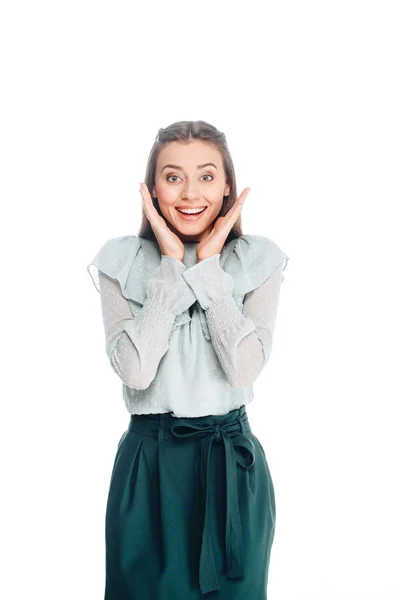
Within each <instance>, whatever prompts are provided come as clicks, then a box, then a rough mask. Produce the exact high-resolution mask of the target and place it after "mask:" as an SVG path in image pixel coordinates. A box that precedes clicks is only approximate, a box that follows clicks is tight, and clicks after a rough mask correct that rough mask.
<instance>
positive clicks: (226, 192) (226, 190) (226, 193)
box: [224, 183, 231, 196]
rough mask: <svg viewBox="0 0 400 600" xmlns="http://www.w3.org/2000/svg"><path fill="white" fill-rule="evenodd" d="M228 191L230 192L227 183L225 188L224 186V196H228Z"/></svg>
mask: <svg viewBox="0 0 400 600" xmlns="http://www.w3.org/2000/svg"><path fill="white" fill-rule="evenodd" d="M230 191H231V190H230V187H229V184H228V183H227V184H226V186H225V192H224V196H229V194H230Z"/></svg>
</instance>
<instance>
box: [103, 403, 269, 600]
mask: <svg viewBox="0 0 400 600" xmlns="http://www.w3.org/2000/svg"><path fill="white" fill-rule="evenodd" d="M275 519H276V508H275V494H274V487H273V483H272V479H271V474H270V470H269V466H268V463H267V460H266V455H265V451H264V449H263V447H262V445H261V443H260V442H259V440H258V439H257V437H256V436H255V435H254V434H253V432H252V431H251V428H250V424H249V421H248V415H247V413H246V410H245V406H242V407H241V408H240V409H235V410H233V411H231V412H229V413H227V414H226V415H210V416H206V417H195V418H184V419H182V418H177V417H172V416H171V413H166V414H149V415H131V417H130V422H129V426H128V429H127V431H125V432H124V434H123V435H122V438H121V439H120V441H119V444H118V448H117V453H116V456H115V460H114V465H113V469H112V474H111V482H110V488H109V494H108V500H107V508H106V520H105V541H106V583H105V600H200V599H204V598H218V599H220V600H222V599H226V600H228V599H229V600H267V583H268V569H269V561H270V553H271V546H272V542H273V539H274V532H275Z"/></svg>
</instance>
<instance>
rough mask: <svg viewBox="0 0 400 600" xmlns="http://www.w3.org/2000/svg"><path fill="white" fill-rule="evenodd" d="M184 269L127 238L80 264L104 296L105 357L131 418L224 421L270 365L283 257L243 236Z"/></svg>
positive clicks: (188, 250)
mask: <svg viewBox="0 0 400 600" xmlns="http://www.w3.org/2000/svg"><path fill="white" fill-rule="evenodd" d="M196 246H197V243H185V244H184V248H185V255H184V259H183V262H181V261H178V260H176V259H175V258H172V257H170V256H165V255H161V252H160V249H159V246H158V244H157V243H156V242H155V241H153V240H148V239H146V238H142V237H139V236H134V235H125V236H121V237H117V238H112V239H110V240H107V241H106V242H105V243H104V244H103V246H102V247H101V248H100V250H99V251H98V252H97V254H96V255H95V257H94V258H93V260H92V261H91V262H90V264H89V265H88V266H87V269H88V272H89V274H90V275H91V278H92V280H93V282H94V284H95V287H96V289H97V291H98V292H99V293H100V295H101V301H102V312H103V323H104V327H105V334H106V352H107V355H108V357H109V360H110V363H111V366H112V368H113V370H114V371H115V372H116V373H117V375H118V376H119V377H120V379H121V380H122V382H123V398H124V401H125V405H126V408H127V410H128V412H129V413H131V414H148V413H166V412H172V414H173V416H175V417H200V416H205V415H222V414H226V413H227V412H229V411H231V410H233V409H235V408H239V407H240V406H242V405H243V404H248V403H249V402H250V401H251V400H252V399H253V397H254V394H253V387H252V383H253V381H254V380H255V378H256V377H257V376H258V374H259V373H260V371H261V370H262V368H264V366H265V364H266V363H267V361H268V358H269V356H270V352H271V347H272V335H273V329H274V322H275V318H276V311H277V306H278V297H279V288H280V284H281V281H282V280H283V278H282V276H281V273H282V271H283V270H284V269H285V267H286V264H287V261H288V256H287V255H286V254H285V253H284V252H283V251H282V250H281V249H280V248H279V246H278V245H277V244H276V243H275V242H273V241H272V240H270V239H268V238H266V237H264V236H259V235H248V234H247V235H242V236H240V237H239V238H236V239H233V240H231V241H229V242H228V243H226V244H225V246H224V247H223V249H222V251H221V254H215V255H214V256H211V257H209V258H207V259H206V260H203V261H201V262H197V257H196Z"/></svg>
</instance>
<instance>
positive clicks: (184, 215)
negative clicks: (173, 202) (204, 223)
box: [176, 206, 208, 221]
mask: <svg viewBox="0 0 400 600" xmlns="http://www.w3.org/2000/svg"><path fill="white" fill-rule="evenodd" d="M207 208H208V206H206V207H204V208H203V210H202V211H200V212H196V213H183V212H181V211H180V210H179V208H177V209H176V210H177V211H178V213H179V216H180V217H181V218H182V219H184V220H185V221H197V219H200V217H201V215H204V213H205V212H206V210H207Z"/></svg>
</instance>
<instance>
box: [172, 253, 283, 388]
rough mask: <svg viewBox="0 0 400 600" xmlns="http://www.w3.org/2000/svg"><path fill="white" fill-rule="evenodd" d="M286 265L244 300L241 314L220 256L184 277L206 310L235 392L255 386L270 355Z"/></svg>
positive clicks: (208, 260)
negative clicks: (241, 388)
mask: <svg viewBox="0 0 400 600" xmlns="http://www.w3.org/2000/svg"><path fill="white" fill-rule="evenodd" d="M284 264H285V263H284V262H283V263H281V264H280V265H279V266H278V267H277V268H276V269H275V270H274V271H273V273H272V274H271V275H270V276H269V277H268V279H267V280H266V281H265V282H264V283H263V284H262V285H261V286H260V287H259V288H257V289H255V290H253V291H251V292H249V293H248V294H246V296H245V300H244V304H243V313H242V312H241V311H240V310H239V308H238V306H237V304H236V302H235V300H234V298H233V296H232V290H233V283H232V277H231V276H230V275H229V274H228V273H226V272H225V271H224V270H223V269H222V268H221V266H220V264H219V255H218V254H216V255H214V256H211V257H209V258H208V259H205V260H203V261H201V262H199V263H197V264H196V265H194V267H191V268H190V269H187V270H186V271H185V272H184V273H183V277H184V278H185V279H186V281H187V282H188V283H189V285H191V287H192V289H193V290H194V292H195V294H196V297H197V299H198V301H199V303H200V305H201V306H202V308H203V309H204V310H205V315H206V319H207V324H208V329H209V332H210V337H211V342H212V344H213V346H214V349H215V352H216V354H217V356H218V359H219V362H220V364H221V367H222V368H223V370H224V372H225V374H226V376H227V378H228V380H229V382H230V384H231V385H232V387H245V386H248V385H250V384H251V383H253V382H254V381H255V380H256V379H257V377H258V375H259V374H260V372H261V370H262V369H263V368H264V367H265V365H266V364H267V362H268V359H269V357H270V355H271V350H272V344H273V335H274V329H275V322H276V316H277V310H278V302H279V293H280V287H281V283H282V280H283V276H282V271H283V268H284Z"/></svg>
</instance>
